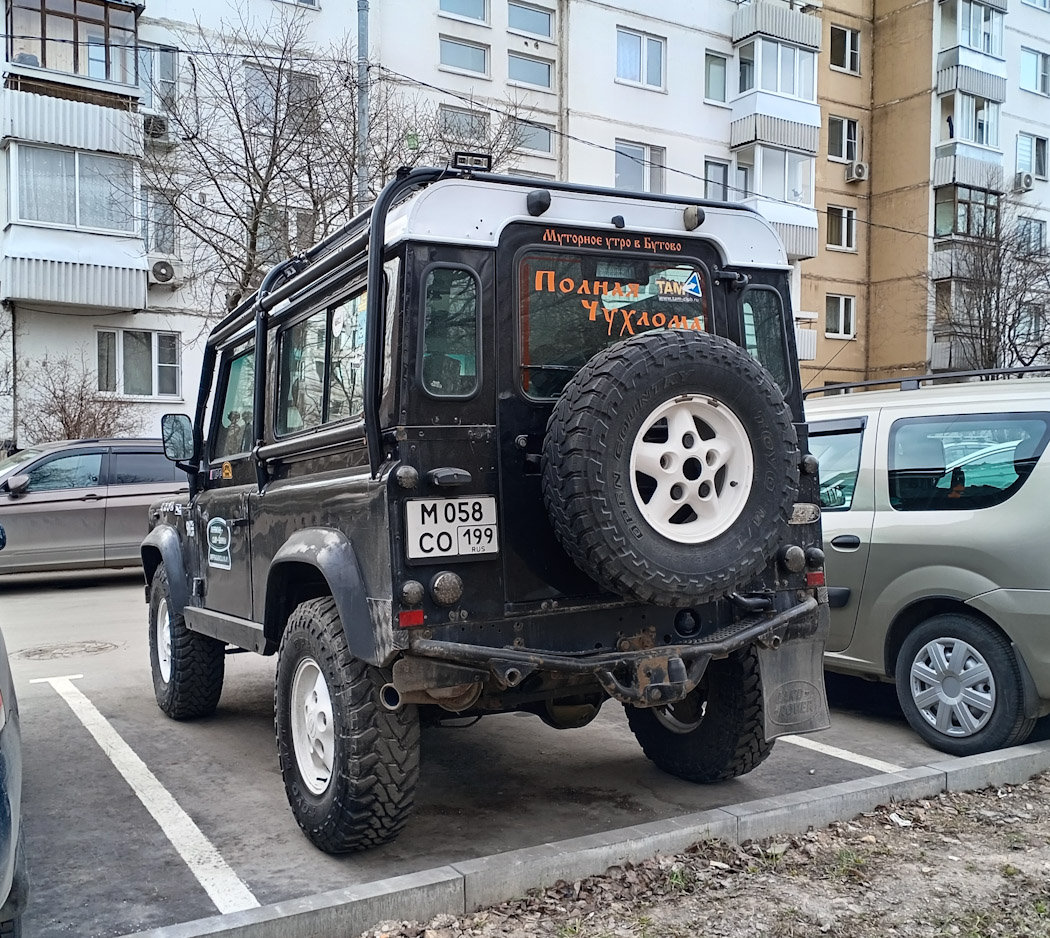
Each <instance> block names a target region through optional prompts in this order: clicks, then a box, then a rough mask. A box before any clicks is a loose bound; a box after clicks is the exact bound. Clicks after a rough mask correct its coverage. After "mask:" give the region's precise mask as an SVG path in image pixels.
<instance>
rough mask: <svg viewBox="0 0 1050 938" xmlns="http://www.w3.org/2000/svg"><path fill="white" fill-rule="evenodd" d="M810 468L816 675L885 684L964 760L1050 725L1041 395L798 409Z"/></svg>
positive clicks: (883, 396)
mask: <svg viewBox="0 0 1050 938" xmlns="http://www.w3.org/2000/svg"><path fill="white" fill-rule="evenodd" d="M806 417H807V419H808V421H809V425H810V440H811V447H812V451H813V453H814V454H815V455H816V456H817V457H818V458H819V460H820V480H821V507H822V523H823V532H824V549H825V552H826V554H827V580H828V587H829V589H828V592H829V600H830V605H831V607H832V608H831V636H830V638H829V640H828V643H827V649H828V653H827V655H826V657H825V666H826V667H827V668H828V669H830V670H834V671H843V672H848V673H853V674H859V675H863V676H866V677H872V678H876V679H879V680H892V681H895V682H896V684H897V696H898V698H899V700H900V703H901V707H902V708H903V710H904V714H905V716H906V717H907V718H908V721H909V723H911V725H912V726H913V727H914V728H915V730H916V731H917V732H918V733H919V735H921V736H922V737H923V738H924V739H925V740H926V741H927V742H929V743H930V744H931V745H932V746H935V747H936V748H938V749H941V750H943V751H945V752H949V753H953V754H955V755H969V754H972V753H977V752H985V751H988V750H991V749H998V748H1000V747H1003V746H1011V745H1017V744H1019V743H1022V742H1024V741H1025V739H1027V738H1028V736H1029V734H1030V733H1031V731H1032V728H1033V727H1034V725H1035V721H1036V719H1037V718H1038V717H1040V716H1043V715H1045V714H1047V713H1048V712H1050V567H1048V565H1047V556H1048V555H1050V517H1048V513H1047V496H1046V492H1047V488H1048V486H1050V457H1047V456H1046V455H1045V451H1046V446H1047V440H1048V438H1050V381H1046V380H1037V379H1030V378H1025V379H1024V380H1010V381H979V382H974V383H954V384H950V385H940V386H929V387H922V388H920V389H917V390H906V391H900V390H892V391H866V392H864V393H851V394H846V395H841V396H837V397H833V398H811V399H809V400H807V401H806Z"/></svg>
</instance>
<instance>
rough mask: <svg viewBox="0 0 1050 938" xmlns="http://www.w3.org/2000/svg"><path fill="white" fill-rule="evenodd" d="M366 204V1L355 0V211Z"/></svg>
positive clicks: (362, 208) (363, 207) (362, 209)
mask: <svg viewBox="0 0 1050 938" xmlns="http://www.w3.org/2000/svg"><path fill="white" fill-rule="evenodd" d="M367 202H368V0H357V211H358V212H362V211H364V209H365V206H366V204H367Z"/></svg>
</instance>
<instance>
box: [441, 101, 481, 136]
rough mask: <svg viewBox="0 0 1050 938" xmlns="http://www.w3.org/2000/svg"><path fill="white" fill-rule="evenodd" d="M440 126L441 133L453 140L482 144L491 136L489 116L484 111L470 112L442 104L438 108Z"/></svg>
mask: <svg viewBox="0 0 1050 938" xmlns="http://www.w3.org/2000/svg"><path fill="white" fill-rule="evenodd" d="M438 126H439V127H440V128H441V133H442V134H443V135H444V136H446V137H448V138H450V139H452V140H462V141H468V142H474V141H479V142H480V141H483V140H487V139H488V136H489V116H488V114H486V113H485V112H484V111H468V110H465V109H464V108H458V107H449V106H448V105H446V104H442V105H441V106H440V107H439V108H438Z"/></svg>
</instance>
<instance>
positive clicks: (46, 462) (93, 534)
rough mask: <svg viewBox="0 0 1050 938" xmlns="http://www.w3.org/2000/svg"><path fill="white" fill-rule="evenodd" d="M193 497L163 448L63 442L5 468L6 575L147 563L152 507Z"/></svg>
mask: <svg viewBox="0 0 1050 938" xmlns="http://www.w3.org/2000/svg"><path fill="white" fill-rule="evenodd" d="M187 491H188V486H187V482H186V476H185V474H184V473H182V472H180V471H179V470H178V469H176V468H175V467H174V466H173V465H172V463H170V462H168V460H167V459H165V458H164V451H163V448H162V446H161V444H160V441H159V440H136V439H114V440H64V441H61V442H57V443H47V444H41V445H34V446H30V447H27V448H26V449H23V450H20V451H19V452H17V453H15V454H14V455H13V456H8V457H7V458H6V459H4V460H3V461H2V462H0V523H2V524H3V526H4V527H5V528H6V530H7V540H8V547H7V549H6V550H5V551H4V552H3V553H2V554H0V573H20V572H28V571H34V570H72V569H77V568H85V567H129V566H136V567H137V566H138V565H139V564H140V563H141V559H140V555H139V544H140V543H141V541H142V538H143V537H145V535H146V532H147V531H148V530H149V518H148V511H149V506H150V504H151V503H152V502H154V501H156V500H157V499H158V498H163V497H164V496H165V495H172V496H173V497H174V496H175V495H176V494H179V493H184V492H187Z"/></svg>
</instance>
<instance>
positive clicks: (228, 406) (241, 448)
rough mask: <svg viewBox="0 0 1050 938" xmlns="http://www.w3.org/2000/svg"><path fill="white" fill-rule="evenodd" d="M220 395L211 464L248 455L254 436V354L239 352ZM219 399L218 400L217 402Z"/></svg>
mask: <svg viewBox="0 0 1050 938" xmlns="http://www.w3.org/2000/svg"><path fill="white" fill-rule="evenodd" d="M225 381H226V386H225V391H224V392H223V393H222V396H221V399H222V409H221V410H220V411H219V412H218V413H217V414H216V415H215V418H214V419H215V424H214V432H213V434H212V440H211V458H212V460H216V459H223V458H227V459H228V458H229V457H230V456H234V455H238V454H241V453H244V454H247V453H248V452H250V451H251V448H252V443H253V439H252V437H253V436H254V429H253V418H252V414H253V410H254V407H255V352H254V350H253V349H248V351H246V352H241V353H240V354H239V355H238V356H237V357H236V358H234V359H233V360H232V361H231V362H230V365H229V368H228V369H227V371H226V375H225ZM216 399H218V398H216Z"/></svg>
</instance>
